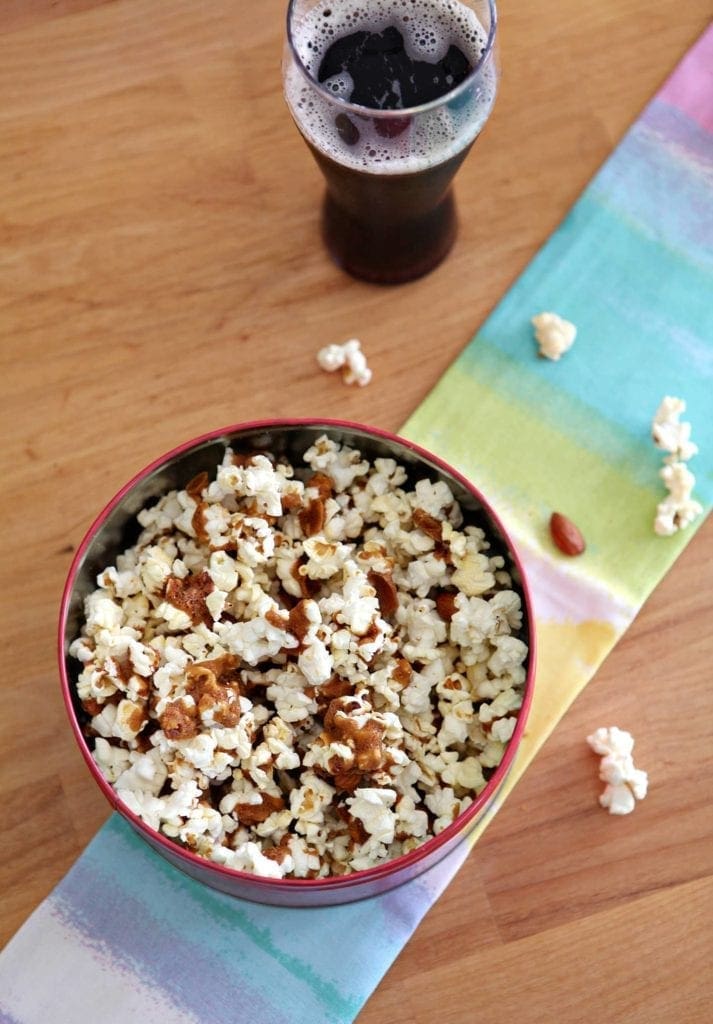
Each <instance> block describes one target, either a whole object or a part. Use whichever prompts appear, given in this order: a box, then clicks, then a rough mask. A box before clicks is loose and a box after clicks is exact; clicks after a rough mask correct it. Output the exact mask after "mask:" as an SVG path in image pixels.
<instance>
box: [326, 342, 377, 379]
mask: <svg viewBox="0 0 713 1024" xmlns="http://www.w3.org/2000/svg"><path fill="white" fill-rule="evenodd" d="M317 362H318V363H319V365H320V366H321V368H322V369H323V370H326V371H327V373H334V372H335V371H337V370H342V379H343V381H344V383H345V384H358V385H359V387H361V388H363V387H366V385H367V384H368V383H369V381H370V380H371V376H372V374H371V370H370V369H369V367H368V365H367V362H366V356H365V355H364V353H363V352H362V350H361V342H359V341H358V340H357V339H356V338H351V339H350V340H349V341H345V342H344V344H343V345H326V346H325V347H324V348H321V349H320V350H319V352H318V353H317Z"/></svg>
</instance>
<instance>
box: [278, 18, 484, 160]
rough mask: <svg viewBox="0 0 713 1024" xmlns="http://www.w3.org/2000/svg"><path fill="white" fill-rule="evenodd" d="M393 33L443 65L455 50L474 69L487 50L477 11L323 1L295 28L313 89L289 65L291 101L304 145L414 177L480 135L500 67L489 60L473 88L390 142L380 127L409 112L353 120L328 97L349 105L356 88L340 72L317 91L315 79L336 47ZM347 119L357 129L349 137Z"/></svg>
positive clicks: (414, 120)
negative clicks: (358, 35)
mask: <svg viewBox="0 0 713 1024" xmlns="http://www.w3.org/2000/svg"><path fill="white" fill-rule="evenodd" d="M389 25H395V26H396V27H397V28H398V29H399V31H400V32H401V34H402V35H403V37H404V45H405V48H406V51H407V53H408V54H409V56H410V57H411V58H412V59H414V60H428V61H431V62H435V61H438V60H440V59H442V58H443V57H444V56H445V54H446V52H447V50H448V48H449V46H451V45H455V46H457V47H458V48H459V49H460V50H462V51H463V53H464V54H465V55H466V57H467V58H468V60H469V61H470V63H471V65H473V66H475V65H476V64H477V63H478V61H479V60H480V58H481V56H482V54H483V52H484V50H485V46H486V43H487V32H486V31H485V29H484V27H483V26H482V24H481V23H480V21H479V20H478V18H477V16H476V14H475V11H473V10H472V9H471V8H470V7H467V6H465V4H462V3H460V2H458V0H341V2H340V3H339V4H336V5H335V4H331V3H330V2H329V0H320V2H319V3H317V4H316V5H315V6H314V7H312V8H311V10H309V11H308V12H306V13H305V14H304V15H303V16H302V17H301V18H300V19H299V20H298V19H295V20H294V21H293V24H292V40H293V44H294V47H295V50H296V52H297V54H298V55H299V58H300V60H301V61H302V64H303V65H304V68H305V69H306V70H307V72H308V74H309V76H310V78H312V79H313V83H312V84H310V83H309V82H308V81H307V80H306V79H305V76H304V74H303V73H302V71H301V70H300V68H299V67H298V66H297V63H296V62H295V61H294V60H289V61H288V63H287V66H286V69H285V97H286V99H287V104H288V106H289V108H290V111H291V113H292V116H293V117H294V119H295V121H296V123H297V126H298V128H299V129H300V131H301V132H302V134H303V135H304V137H305V138H306V139H307V141H308V142H309V143H311V144H312V145H313V146H314V147H315V149H318V150H319V151H320V152H322V153H323V154H324V155H325V156H327V157H330V158H331V159H332V160H335V161H337V163H340V164H343V165H344V166H346V167H353V168H355V169H357V170H361V171H372V172H373V173H378V174H404V173H413V172H415V171H422V170H426V169H427V168H430V167H434V166H435V165H437V164H440V163H443V162H444V161H446V160H448V159H450V158H451V157H453V156H455V155H456V154H457V153H460V152H461V151H462V150H463V149H465V148H466V146H468V145H470V144H471V143H472V142H473V140H474V139H475V138H476V137H477V136H478V135H479V134H480V131H481V130H482V128H483V126H484V124H485V122H486V121H487V119H488V117H489V115H490V111H491V110H492V107H493V103H494V102H495V91H496V85H497V80H496V70H495V66H494V62H493V61H492V60H487V61H486V62H485V63H484V65H483V66H482V68H480V69H479V72H478V74H477V76H476V77H475V79H474V81H473V82H472V83H471V84H470V85H464V86H463V90H462V91H461V92H459V93H458V94H457V96H456V97H455V98H454V99H453V100H451V101H450V102H449V101H447V98H446V97H444V98H443V100H442V101H437V103H436V106H435V107H434V109H430V110H426V111H424V112H422V113H418V114H414V115H411V116H410V118H409V123H408V127H407V128H406V129H405V130H403V131H401V132H400V133H399V134H394V137H393V138H389V137H386V138H385V137H384V136H385V135H387V132H386V131H383V129H382V131H381V132H379V131H378V130H377V124H378V123H379V122H381V124H382V126H383V124H384V123H386V124H388V123H389V121H390V122H391V123H392V124H393V123H394V121H395V120H397V119H398V118H399V116H401V117H402V118H406V117H408V116H409V115H408V110H405V111H404V112H403V114H401V115H400V113H399V111H398V110H397V111H391V112H389V113H390V114H391V117H389V116H388V115H387V116H386V117H384V116H383V115H382V116H379V113H380V112H378V111H374V112H373V113H372V115H371V116H370V115H368V114H367V113H366V111H367V108H365V107H362V108H360V110H363V111H364V114H361V113H359V114H355V113H353V112H350V111H349V110H345V109H344V107H343V106H342V105H341V104H340V103H339V102H335V103H332V102H331V101H330V99H329V98H328V96H327V95H326V93H327V92H331V93H333V94H334V96H335V98H336V99H337V101H339V100H342V101H346V102H348V101H349V97H350V95H351V92H352V89H353V87H354V85H353V82H352V81H351V78H350V76H349V75H348V74H346V73H345V72H342V73H340V74H338V75H335V76H334V77H333V78H330V79H328V80H327V81H326V82H323V83H321V84H319V85H318V84H317V75H318V71H319V66H320V64H321V62H322V58H323V57H324V54H325V53H326V51H327V49H328V48H329V46H331V44H332V43H333V42H334V41H335V40H336V39H338V38H340V37H341V36H345V35H349V34H351V33H352V32H358V31H363V30H367V31H369V32H382V31H383V30H384V29H385V28H387V27H388V26H389ZM340 115H341V126H342V132H341V133H340V130H339V127H340V126H339V123H337V118H339V116H340ZM345 116H346V117H347V118H349V121H350V122H351V124H347V128H348V129H349V130H348V131H347V132H345V131H344V117H345ZM354 129H356V131H355V130H354ZM355 134H357V135H358V138H357V140H356V141H354V135H355ZM345 135H346V136H347V138H346V139H345Z"/></svg>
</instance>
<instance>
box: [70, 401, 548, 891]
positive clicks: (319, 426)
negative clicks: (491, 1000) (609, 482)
mask: <svg viewBox="0 0 713 1024" xmlns="http://www.w3.org/2000/svg"><path fill="white" fill-rule="evenodd" d="M325 433H326V434H327V435H328V436H329V437H331V438H332V439H333V440H335V441H338V442H341V443H345V444H347V445H349V446H351V447H355V448H358V449H359V450H360V451H361V452H362V453H363V455H364V456H365V457H366V458H368V459H370V460H373V459H374V458H379V457H387V458H394V459H396V460H397V461H398V462H400V463H401V464H402V465H403V466H405V467H406V469H407V471H408V472H409V475H410V476H412V477H413V478H414V479H416V478H421V477H428V478H430V479H431V480H432V481H435V480H444V481H445V482H446V483H447V484H448V486H449V487H450V488H451V490H452V492H453V494H454V495H455V497H456V499H457V500H458V502H459V503H460V505H461V507H462V509H463V513H464V516H465V519H466V522H468V523H472V524H474V525H480V526H482V527H483V528H484V529H485V530H486V531H487V534H488V537H489V539H490V540H491V542H492V550H493V553H498V554H502V555H503V556H504V557H505V560H506V567H507V569H508V571H509V572H510V573H511V575H512V577H513V583H514V586H515V587H516V589H517V590H518V591H519V592H520V594H521V597H522V603H523V635H524V638H525V640H526V642H527V643H528V647H529V654H528V659H527V677H526V681H525V686H524V695H523V704H522V709H521V711H520V714H519V716H518V719H517V724H516V726H515V731H514V733H513V735H512V738H511V740H510V742H509V743H508V746H507V748H506V751H505V755H504V757H503V760H502V762H501V763H500V764H499V765H498V767H497V768H496V770H495V771H494V773H493V775H492V776H491V778H490V779H489V780H488V783H487V785H486V786H485V789H484V790H483V791H482V792H481V793H480V794H479V796H478V797H477V798H476V799H475V800H474V801H473V803H472V804H471V805H470V806H469V807H468V808H467V809H466V810H465V811H464V812H463V813H462V814H460V815H459V816H458V817H457V818H456V819H455V820H454V821H453V822H452V823H451V824H450V825H449V826H448V827H447V828H445V829H444V830H443V831H442V832H440V833H439V834H438V835H437V836H434V837H433V838H431V839H429V840H427V841H426V842H425V843H423V845H422V846H419V847H418V848H417V849H415V850H413V851H411V852H410V853H407V854H404V855H403V856H401V857H396V858H394V859H393V860H389V861H385V862H384V863H383V864H379V865H377V866H376V867H373V868H369V869H368V870H365V871H355V872H353V873H352V874H348V875H341V876H337V877H330V878H318V879H295V878H284V879H273V878H262V877H260V876H258V875H253V874H250V873H248V872H244V871H236V870H234V869H232V868H226V867H223V866H222V865H219V864H215V863H213V862H212V861H209V860H207V859H205V858H203V857H199V856H197V855H196V854H194V853H192V852H191V851H189V850H187V849H184V848H183V847H181V846H178V845H177V844H176V843H175V842H172V841H171V840H170V839H167V838H166V837H165V836H163V835H161V834H159V833H158V832H156V831H154V829H152V828H150V827H149V826H148V825H146V824H145V823H144V822H143V821H142V820H141V819H140V818H139V817H137V816H136V815H135V814H134V813H132V811H130V810H129V809H128V808H127V807H126V806H125V805H124V804H123V803H122V801H120V800H119V798H118V797H117V794H116V793H115V792H114V790H113V789H112V787H111V786H110V785H109V783H108V782H107V781H106V780H105V779H104V777H103V775H102V774H101V772H100V771H99V769H98V768H97V766H96V764H95V763H94V760H93V758H92V756H91V753H90V749H89V746H88V744H87V740H86V738H85V736H84V735H83V732H82V728H81V724H80V722H81V719H80V710H81V709H80V704H79V700H78V698H77V694H76V685H75V684H76V678H77V675H78V673H79V663H78V662H76V661H75V660H74V659H73V658H70V657H69V654H68V651H69V645H70V643H71V642H72V640H74V639H75V637H77V636H78V635H79V632H80V628H81V624H82V621H83V603H84V598H85V597H86V596H87V595H88V594H89V593H91V592H92V591H93V590H94V589H95V588H96V577H97V575H98V573H99V572H101V570H102V569H103V568H105V567H106V566H107V565H110V564H112V563H113V562H114V561H115V559H116V557H117V555H118V554H120V553H121V552H122V551H124V550H125V549H126V548H127V547H128V546H130V545H131V544H133V543H134V542H135V540H136V538H137V536H138V532H139V527H138V526H137V524H136V514H137V513H138V512H139V511H140V510H141V509H142V508H143V507H144V506H145V505H146V504H147V503H148V502H149V501H150V500H151V499H155V498H157V497H159V496H161V495H163V494H165V493H166V492H167V491H169V490H172V489H175V488H181V487H183V486H185V484H186V483H187V481H189V480H191V479H192V478H193V477H194V476H196V475H197V474H198V473H200V472H202V471H203V470H207V471H208V472H209V473H210V472H212V471H213V470H214V469H215V466H216V465H217V464H218V463H219V462H220V461H221V459H222V457H223V452H224V449H225V447H226V445H230V446H231V447H234V448H237V449H239V450H240V451H242V452H249V451H255V452H257V451H262V452H271V453H272V454H274V455H276V456H279V455H285V456H286V457H287V458H288V459H290V460H291V461H294V460H298V459H300V458H301V456H302V455H303V453H304V452H305V451H306V449H307V448H308V447H309V446H310V445H312V444H313V443H314V441H315V440H316V439H317V438H318V437H319V436H320V435H321V434H325ZM533 622H534V620H533V615H532V604H531V600H530V594H529V591H528V587H527V582H526V579H525V575H524V572H523V568H522V564H521V562H520V559H519V558H518V555H517V552H516V550H515V548H514V546H513V544H512V541H511V540H510V538H509V537H508V535H507V533H506V531H505V529H504V527H503V525H502V523H501V522H500V520H499V518H498V516H497V514H496V513H495V512H494V511H493V509H492V508H491V507H490V505H489V504H488V502H487V500H486V499H485V498H484V497H483V495H482V494H480V492H479V491H478V490H477V489H476V488H475V487H474V486H473V485H472V484H471V483H469V482H468V481H467V480H466V479H465V478H464V477H463V476H461V474H460V473H458V472H457V471H456V470H454V469H452V468H451V467H450V466H448V465H447V464H446V463H444V462H443V461H441V459H439V458H437V457H436V456H435V455H432V454H430V453H429V452H427V451H425V450H424V449H422V448H420V447H419V446H418V445H415V444H413V443H412V442H411V441H407V440H405V439H404V438H400V437H397V436H396V435H394V434H389V433H387V432H386V431H383V430H378V429H376V428H373V427H366V426H363V425H361V424H357V423H348V422H344V421H340V420H327V419H321V420H305V419H294V420H267V421H260V422H255V423H246V424H238V425H236V426H231V427H226V428H225V429H223V430H215V431H212V432H211V433H209V434H205V435H203V436H201V437H198V438H196V439H195V440H193V441H189V442H187V443H186V444H183V445H180V446H179V447H178V448H175V449H174V450H173V451H171V452H168V454H166V455H162V456H161V457H160V458H158V459H156V460H155V461H154V462H152V463H150V465H148V466H147V467H146V468H145V469H143V470H142V471H141V472H140V473H138V474H137V475H136V476H135V477H134V478H133V479H132V480H130V481H129V482H128V483H127V484H126V485H125V486H124V487H122V489H121V490H120V491H119V493H118V494H117V495H116V496H115V497H114V498H112V500H111V501H110V502H109V504H108V505H107V506H106V508H105V509H104V510H103V511H102V512H101V513H100V514H99V516H98V517H97V518H96V519H95V521H94V522H93V523H92V525H91V526H90V528H89V530H88V531H87V533H86V535H85V537H84V539H83V540H82V542H81V544H80V545H79V548H78V550H77V553H76V555H75V557H74V560H73V562H72V565H71V568H70V570H69V575H68V577H67V582H66V584H65V587H64V593H63V595H62V604H61V609H60V620H59V649H58V654H59V669H60V677H61V685H62V695H63V698H64V702H65V706H66V709H67V713H68V715H69V720H70V724H71V726H72V730H73V732H74V736H75V739H76V741H77V744H78V746H79V749H80V751H81V753H82V756H83V757H84V760H85V761H86V763H87V767H88V768H89V771H90V772H91V773H92V775H93V777H94V780H95V782H96V784H97V785H98V786H99V788H100V789H101V791H102V793H103V794H104V796H105V797H106V799H107V800H108V801H109V803H110V804H111V806H112V807H113V808H115V810H117V811H118V812H119V814H121V815H122V817H123V818H125V819H126V821H128V822H129V824H130V825H131V826H132V828H134V829H135V830H136V832H137V833H138V834H139V835H140V836H141V837H142V838H143V839H145V840H146V842H148V843H149V844H150V845H151V846H152V847H153V848H154V849H155V850H156V851H157V852H158V853H160V854H161V856H163V857H165V858H166V859H167V860H169V861H170V862H171V863H172V864H174V865H175V866H176V867H177V868H180V870H181V871H184V872H186V874H188V875H191V876H192V877H193V878H195V879H197V880H198V881H200V882H204V883H205V884H206V885H209V886H212V887H213V888H215V889H220V890H221V891H222V892H226V893H229V894H230V895H232V896H238V897H241V898H244V899H249V900H255V901H257V902H258V903H272V904H276V905H279V906H297V907H304V906H324V905H331V904H338V903H348V902H351V901H352V900H357V899H363V898H364V897H367V896H374V895H377V894H378V893H382V892H386V891H387V890H388V889H393V888H395V887H396V886H398V885H401V884H403V883H404V882H407V881H409V880H410V879H412V878H415V877H416V876H417V875H419V874H421V873H422V872H423V871H426V870H427V869H428V868H430V867H432V866H433V865H434V864H436V863H437V862H438V861H440V860H441V859H442V858H443V857H445V856H446V855H447V854H448V853H450V851H451V850H452V849H453V848H454V847H455V846H456V845H457V844H458V843H460V842H462V841H463V839H464V838H465V836H466V835H467V834H468V833H469V832H470V831H471V830H472V829H473V827H474V826H475V825H476V823H477V822H478V820H479V819H480V818H481V817H482V815H483V813H484V812H485V810H486V809H487V807H488V806H489V805H490V803H491V801H492V799H493V797H494V795H495V793H496V792H497V790H498V788H499V787H500V785H501V783H502V781H503V779H504V778H505V776H506V774H507V772H508V769H509V768H510V765H511V764H512V761H513V758H514V757H515V753H516V751H517V748H518V746H519V743H520V739H521V737H522V734H523V731H524V729H525V722H526V719H527V715H528V711H529V708H530V703H531V700H532V690H533V681H534V674H535V630H534V626H533Z"/></svg>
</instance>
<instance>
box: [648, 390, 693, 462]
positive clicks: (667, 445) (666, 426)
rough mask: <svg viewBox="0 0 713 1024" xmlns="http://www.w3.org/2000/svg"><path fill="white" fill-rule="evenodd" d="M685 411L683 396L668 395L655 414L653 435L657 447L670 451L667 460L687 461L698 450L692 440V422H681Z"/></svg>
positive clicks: (652, 426)
mask: <svg viewBox="0 0 713 1024" xmlns="http://www.w3.org/2000/svg"><path fill="white" fill-rule="evenodd" d="M685 411H686V403H685V402H684V401H683V399H682V398H672V397H671V396H669V395H666V397H665V398H663V399H662V400H661V404H660V405H659V407H658V409H657V410H656V412H655V414H654V419H653V423H652V424H651V436H652V438H653V441H654V444H655V445H656V447H657V448H660V449H661V450H662V451H665V452H669V456H668V457H667V458H666V460H665V461H666V462H686V461H687V460H688V459H690V458H691V457H692V456H693V455H696V454H697V452H698V446H697V445H695V444H694V443H693V442H692V441H691V424H690V423H681V422H680V418H679V417H680V416H681V415H682V413H684V412H685Z"/></svg>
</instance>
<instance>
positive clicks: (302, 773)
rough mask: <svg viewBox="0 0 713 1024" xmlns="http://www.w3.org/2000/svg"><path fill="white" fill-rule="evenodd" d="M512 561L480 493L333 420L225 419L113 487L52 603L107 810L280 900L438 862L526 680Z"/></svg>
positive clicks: (400, 878) (220, 877) (477, 794)
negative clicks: (227, 423) (57, 607)
mask: <svg viewBox="0 0 713 1024" xmlns="http://www.w3.org/2000/svg"><path fill="white" fill-rule="evenodd" d="M532 623H533V618H532V609H531V606H530V599H529V596H528V590H527V584H526V581H525V577H524V574H523V571H522V566H521V565H520V562H519V559H518V556H517V553H516V551H515V549H514V548H513V545H512V543H511V541H510V540H509V538H508V536H507V534H506V532H505V530H504V529H503V526H502V524H501V523H500V520H499V519H498V517H497V515H496V513H495V512H494V511H493V509H492V508H491V507H490V506H489V505H488V503H487V501H486V499H485V498H484V497H483V496H482V495H481V494H480V493H479V492H478V491H477V490H476V488H475V487H474V486H473V485H472V484H470V483H469V482H468V481H467V480H465V479H464V478H463V477H462V476H460V475H459V474H458V473H457V472H455V471H454V470H453V469H451V468H449V467H448V466H446V465H445V464H444V463H443V462H442V461H441V460H439V459H438V458H436V457H435V456H434V455H431V454H429V453H428V452H426V451H424V450H422V449H421V448H419V447H418V446H416V445H414V444H412V443H411V442H409V441H406V440H404V439H401V438H398V437H396V436H394V435H391V434H388V433H386V432H384V431H381V430H377V429H373V428H368V427H364V426H361V425H358V424H351V423H343V422H338V421H330V420H320V421H314V420H309V421H305V420H290V421H269V422H260V423H253V424H246V425H239V426H234V427H229V428H227V429H224V430H221V431H216V432H213V433H211V434H208V435H206V436H203V437H200V438H198V439H197V440H194V441H191V442H189V443H188V444H184V445H182V446H181V447H179V448H177V449H176V450H174V451H172V452H170V453H169V454H167V455H165V456H162V457H161V458H159V459H157V460H156V461H154V462H153V463H151V465H149V466H148V467H147V468H146V469H144V470H143V471H142V472H141V473H139V474H138V475H137V476H136V477H134V478H133V479H132V480H131V481H130V482H129V483H128V484H126V486H125V487H123V488H122V490H121V491H119V493H118V494H117V495H116V496H115V497H114V498H113V499H112V501H110V502H109V504H108V506H107V507H106V508H105V509H104V511H103V512H102V513H101V514H100V515H99V517H98V518H97V519H96V521H95V522H94V523H93V525H92V526H91V528H90V529H89V531H88V533H87V535H86V536H85V538H84V540H83V541H82V543H81V545H80V547H79V549H78V551H77V553H76V556H75V558H74V561H73V563H72V566H71V569H70V572H69V576H68V579H67V583H66V586H65V590H64V595H63V598H62V607H61V615H60V650H59V660H60V672H61V680H62V689H63V695H64V700H65V703H66V706H67V710H68V713H69V717H70V721H71V725H72V728H73V731H74V735H75V737H76V740H77V743H78V744H79V748H80V750H81V752H82V754H83V756H84V759H85V761H86V763H87V765H88V766H89V769H90V771H91V773H92V775H93V776H94V779H95V781H96V782H97V784H98V786H99V787H100V789H101V790H102V792H103V793H104V795H105V796H106V798H107V799H108V800H109V802H110V803H111V805H112V806H113V807H114V808H115V809H116V810H117V811H118V812H119V813H120V814H121V815H122V816H123V817H124V818H125V819H126V820H127V821H128V822H129V823H130V824H131V826H132V827H133V828H134V829H135V830H136V831H137V832H138V833H139V835H140V836H142V837H143V838H144V839H145V840H146V841H147V842H149V843H150V844H151V845H152V846H153V847H154V848H155V849H156V850H157V851H158V852H159V853H160V854H162V855H163V856H164V857H166V858H167V859H168V860H169V861H171V862H172V863H173V864H174V865H175V866H176V867H178V868H180V869H181V870H183V871H185V872H187V873H188V874H189V875H191V876H193V877H194V878H196V879H199V880H200V881H202V882H204V883H206V884H208V885H210V886H213V887H215V888H217V889H220V890H222V891H224V892H227V893H230V894H232V895H235V896H239V897H244V898H247V899H252V900H257V901H259V902H265V903H275V904H279V905H285V906H317V905H324V904H335V903H343V902H348V901H350V900H354V899H360V898H362V897H365V896H370V895H374V894H376V893H380V892H383V891H385V890H387V889H390V888H392V887H394V886H396V885H399V884H401V883H403V882H405V881H408V880H409V879H411V878H413V877H415V876H416V875H418V874H419V873H421V872H422V871H424V870H426V869H427V868H429V867H430V866H432V865H433V864H435V863H436V862H437V861H438V860H440V859H441V858H442V857H444V856H445V855H446V854H447V853H448V852H450V850H452V849H453V848H454V846H455V845H456V844H457V843H459V842H461V841H462V840H463V838H464V836H465V835H466V834H467V833H468V832H469V831H470V830H471V829H472V828H473V827H474V825H475V824H476V822H477V821H478V820H479V818H480V817H481V816H482V814H483V812H484V811H485V809H486V808H487V807H488V805H489V804H490V803H491V801H492V799H493V796H494V794H495V793H496V791H497V789H498V787H499V786H500V784H501V782H502V780H503V778H504V777H505V774H506V773H507V771H508V768H509V766H510V764H511V762H512V759H513V757H514V755H515V751H516V749H517V746H518V743H519V740H520V737H521V736H522V733H523V730H524V727H525V720H526V716H527V712H528V707H529V704H530V700H531V696H532V685H533V678H534V663H535V652H534V629H533V627H532Z"/></svg>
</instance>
